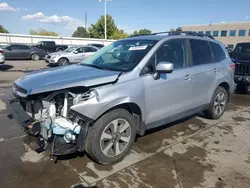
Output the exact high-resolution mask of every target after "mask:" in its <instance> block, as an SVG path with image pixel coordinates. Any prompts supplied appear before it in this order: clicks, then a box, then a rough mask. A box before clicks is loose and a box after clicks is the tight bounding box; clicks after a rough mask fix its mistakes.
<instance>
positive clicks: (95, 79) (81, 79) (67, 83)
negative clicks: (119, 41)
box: [15, 64, 120, 95]
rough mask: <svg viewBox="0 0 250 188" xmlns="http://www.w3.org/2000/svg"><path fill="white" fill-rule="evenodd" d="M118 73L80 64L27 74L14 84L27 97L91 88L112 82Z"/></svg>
mask: <svg viewBox="0 0 250 188" xmlns="http://www.w3.org/2000/svg"><path fill="white" fill-rule="evenodd" d="M119 74H120V72H116V71H108V70H101V69H96V68H92V67H88V66H83V65H80V64H75V65H70V66H65V67H56V68H49V69H45V70H40V71H35V72H32V73H30V74H27V75H25V76H23V77H21V78H20V79H18V80H16V81H15V84H17V85H18V86H20V87H22V88H23V89H25V90H27V91H28V95H32V94H37V93H43V92H47V91H55V90H59V89H66V88H70V87H77V86H85V87H88V86H93V85H99V84H105V83H110V82H114V81H115V80H116V79H117V77H118V75H119Z"/></svg>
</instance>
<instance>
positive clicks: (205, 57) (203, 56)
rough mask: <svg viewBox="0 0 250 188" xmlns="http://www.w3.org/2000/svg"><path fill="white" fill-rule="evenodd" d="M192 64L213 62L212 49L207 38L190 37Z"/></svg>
mask: <svg viewBox="0 0 250 188" xmlns="http://www.w3.org/2000/svg"><path fill="white" fill-rule="evenodd" d="M189 41H190V47H191V51H192V58H193V61H192V65H202V64H208V63H212V62H213V57H212V51H211V49H210V46H209V43H208V41H206V40H198V39H190V40H189Z"/></svg>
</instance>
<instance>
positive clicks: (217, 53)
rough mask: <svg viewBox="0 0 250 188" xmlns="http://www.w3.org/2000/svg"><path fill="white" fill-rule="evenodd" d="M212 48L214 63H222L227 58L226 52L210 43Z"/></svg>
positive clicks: (215, 44)
mask: <svg viewBox="0 0 250 188" xmlns="http://www.w3.org/2000/svg"><path fill="white" fill-rule="evenodd" d="M210 45H211V48H212V50H213V54H214V61H216V62H217V61H222V60H223V59H225V58H226V55H225V53H224V51H223V50H222V48H221V46H220V45H219V44H217V43H214V42H210Z"/></svg>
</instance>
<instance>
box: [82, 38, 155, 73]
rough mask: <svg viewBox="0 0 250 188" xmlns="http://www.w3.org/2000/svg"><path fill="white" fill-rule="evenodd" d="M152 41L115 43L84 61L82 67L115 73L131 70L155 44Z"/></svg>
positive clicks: (121, 41) (122, 41)
mask: <svg viewBox="0 0 250 188" xmlns="http://www.w3.org/2000/svg"><path fill="white" fill-rule="evenodd" d="M156 42H157V41H154V40H120V41H116V42H114V43H112V44H110V45H108V46H106V47H104V48H102V49H101V50H99V51H98V52H96V53H95V54H94V55H92V56H90V57H89V58H87V59H86V60H84V61H83V62H82V63H81V64H82V65H89V66H95V67H98V68H101V69H107V70H115V71H130V70H132V69H133V68H134V67H135V66H136V65H137V64H138V63H139V62H140V61H141V60H142V58H143V57H144V56H145V55H146V54H147V53H148V51H149V50H150V49H151V48H152V47H153V46H154V45H155V44H156Z"/></svg>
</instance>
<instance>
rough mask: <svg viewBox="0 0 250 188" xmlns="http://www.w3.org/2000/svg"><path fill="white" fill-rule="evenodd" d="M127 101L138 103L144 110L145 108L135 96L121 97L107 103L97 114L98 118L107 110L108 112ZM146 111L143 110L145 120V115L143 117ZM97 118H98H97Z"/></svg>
mask: <svg viewBox="0 0 250 188" xmlns="http://www.w3.org/2000/svg"><path fill="white" fill-rule="evenodd" d="M127 103H134V104H136V105H138V106H139V108H140V109H141V110H142V109H144V108H143V106H142V104H138V100H136V99H135V98H133V97H120V98H118V99H116V100H114V101H111V102H110V103H108V104H107V105H105V106H104V107H103V108H102V109H101V110H100V111H99V112H98V114H97V118H98V117H100V116H101V115H102V114H104V113H105V112H107V111H108V110H110V109H112V108H114V107H116V106H118V105H121V104H127ZM143 115H144V113H143V112H142V120H144V117H143ZM97 118H96V119H97Z"/></svg>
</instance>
